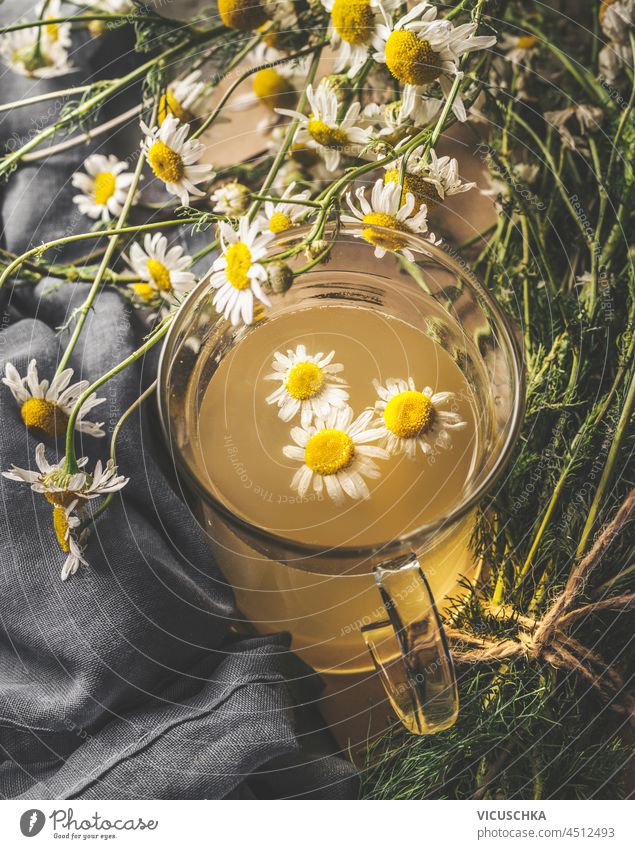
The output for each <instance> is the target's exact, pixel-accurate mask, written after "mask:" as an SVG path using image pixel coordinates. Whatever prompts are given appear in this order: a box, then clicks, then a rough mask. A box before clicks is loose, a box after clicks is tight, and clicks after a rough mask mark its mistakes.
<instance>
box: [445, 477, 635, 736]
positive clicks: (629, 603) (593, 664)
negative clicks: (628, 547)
mask: <svg viewBox="0 0 635 849" xmlns="http://www.w3.org/2000/svg"><path fill="white" fill-rule="evenodd" d="M634 515H635V489H632V490H631V491H630V492H629V494H628V496H627V497H626V499H625V500H624V502H623V504H622V505H621V507H620V509H619V510H618V511H617V513H616V515H615V517H614V518H613V520H612V521H611V522H610V523H608V524H607V525H606V526H605V527H604V528H603V530H602V532H601V533H600V535H599V536H598V538H597V539H596V541H595V543H594V545H593V546H592V548H591V550H590V551H589V553H588V554H587V555H586V556H585V557H583V558H582V559H581V560H580V561H579V563H578V564H577V565H576V566H575V567H574V569H573V570H572V572H571V574H570V575H569V579H568V580H567V583H566V584H565V586H564V589H563V590H562V592H561V593H560V594H559V595H558V596H557V597H556V598H555V600H554V601H553V603H552V604H551V606H550V607H549V609H548V610H547V612H546V613H545V615H544V616H543V617H542V619H533V618H531V617H529V616H523V615H519V614H517V613H514V612H513V611H510V610H509V609H508V608H505V607H498V606H490V607H489V608H488V609H489V611H490V612H491V613H492V614H494V615H509V616H513V618H514V619H515V620H516V621H517V622H518V626H519V631H518V634H517V635H516V636H515V637H514V638H508V639H504V640H493V639H485V638H481V637H478V636H475V635H472V634H468V633H466V632H465V631H462V630H458V629H452V628H446V634H447V636H448V638H449V639H450V642H451V643H452V653H453V655H454V658H455V659H456V661H457V662H458V663H468V664H471V663H482V662H487V661H513V660H520V659H523V658H526V659H529V660H540V659H542V660H544V661H546V662H547V663H549V664H550V665H551V666H553V667H555V668H556V669H562V670H565V671H567V672H575V673H577V674H579V675H581V676H582V677H583V678H585V679H586V680H587V681H589V682H590V683H591V684H592V686H593V687H594V688H595V689H596V690H598V691H599V693H600V694H601V695H602V697H603V698H604V699H605V700H606V701H607V702H608V703H609V704H610V706H611V708H612V709H613V710H614V711H616V712H617V713H620V714H623V715H625V716H627V717H628V719H629V721H630V722H631V723H633V722H635V697H634V695H633V693H632V692H629V690H628V688H627V686H626V684H625V682H624V680H623V678H622V676H621V675H620V673H619V672H618V671H617V670H616V669H615V668H613V667H612V666H610V665H609V664H607V663H606V662H605V660H604V659H603V658H602V657H601V656H600V655H599V654H597V653H596V652H594V651H591V650H590V649H588V648H586V647H585V646H584V645H582V644H581V643H580V642H578V640H576V639H574V638H573V637H572V636H571V635H570V633H569V630H570V628H571V626H572V625H573V624H574V623H576V622H579V621H580V620H582V619H583V618H585V617H586V616H588V615H590V614H594V613H599V612H601V611H609V610H610V611H619V612H624V611H627V610H632V609H633V608H635V593H622V594H620V595H616V596H612V597H611V598H605V599H601V600H598V601H593V602H591V603H589V604H583V605H580V606H579V607H575V604H576V602H577V601H578V600H579V598H580V596H581V595H582V594H583V593H584V590H585V588H586V586H587V584H588V582H589V579H590V577H591V576H592V574H593V573H594V571H595V570H596V569H597V567H598V565H599V564H600V562H601V560H602V558H603V556H604V554H605V552H606V551H607V549H608V547H609V546H610V545H611V543H612V542H613V541H614V540H615V539H616V538H617V537H619V536H620V535H621V534H622V532H623V531H624V529H625V527H626V526H627V524H628V523H629V522H630V521H631V520H632V519H633V517H634Z"/></svg>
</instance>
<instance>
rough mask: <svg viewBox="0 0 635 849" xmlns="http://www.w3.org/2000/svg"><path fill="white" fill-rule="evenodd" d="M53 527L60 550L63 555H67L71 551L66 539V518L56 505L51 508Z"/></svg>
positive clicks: (64, 512)
mask: <svg viewBox="0 0 635 849" xmlns="http://www.w3.org/2000/svg"><path fill="white" fill-rule="evenodd" d="M53 527H54V528H55V536H56V537H57V541H58V543H59V546H60V548H61V549H62V551H63V552H64V553H65V554H68V552H69V551H70V550H71V547H70V545H69V544H68V540H67V539H66V532H67V531H68V519H67V518H66V510H65V509H64V508H63V507H62V506H61V505H59V504H56V505H55V507H54V508H53Z"/></svg>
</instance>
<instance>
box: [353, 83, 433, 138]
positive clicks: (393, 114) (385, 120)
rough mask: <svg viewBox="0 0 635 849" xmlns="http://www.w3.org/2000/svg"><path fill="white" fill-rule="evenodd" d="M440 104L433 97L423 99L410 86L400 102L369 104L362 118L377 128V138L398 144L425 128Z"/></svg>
mask: <svg viewBox="0 0 635 849" xmlns="http://www.w3.org/2000/svg"><path fill="white" fill-rule="evenodd" d="M441 106H442V103H441V101H440V100H438V99H437V98H435V97H423V96H422V95H420V94H417V92H416V91H415V89H414V88H413V87H412V86H410V87H409V88H408V91H404V93H403V97H402V98H401V100H393V101H392V102H390V103H384V104H382V105H379V104H377V103H369V104H368V106H366V108H365V109H364V113H363V114H364V117H365V118H368V119H369V120H371V121H373V123H375V124H376V125H377V127H378V132H377V135H378V136H379V138H381V139H383V140H385V141H387V142H390V143H391V144H393V145H394V144H398V143H399V142H401V141H405V140H406V139H407V138H408V137H409V136H411V135H413V133H414V131H415V130H416V129H418V128H419V127H425V126H427V125H428V124H429V123H430V122H431V121H433V120H434V119H435V118H436V116H437V115H438V113H439V111H440V109H441Z"/></svg>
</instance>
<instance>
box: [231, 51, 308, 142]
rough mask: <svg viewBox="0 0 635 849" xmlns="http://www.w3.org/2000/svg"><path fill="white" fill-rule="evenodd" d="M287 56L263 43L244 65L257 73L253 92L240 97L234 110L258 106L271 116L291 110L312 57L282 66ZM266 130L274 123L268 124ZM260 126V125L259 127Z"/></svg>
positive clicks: (287, 62) (252, 52)
mask: <svg viewBox="0 0 635 849" xmlns="http://www.w3.org/2000/svg"><path fill="white" fill-rule="evenodd" d="M286 56H287V54H286V53H284V52H282V51H280V50H276V49H275V48H273V47H268V46H267V45H266V44H264V43H262V42H261V43H260V44H258V45H257V47H255V48H254V50H252V51H251V53H249V54H248V56H247V57H246V58H245V64H246V65H247V66H248V67H250V68H257V69H258V70H257V71H256V72H255V73H253V74H252V75H251V92H249V93H248V94H244V95H241V96H240V97H237V98H236V99H235V101H234V104H233V108H235V109H248V108H251V107H253V106H255V105H257V104H259V105H260V106H264V107H265V108H266V109H268V110H269V111H270V112H275V110H276V109H279V108H290V107H292V106H293V105H294V104H295V102H296V100H297V96H298V90H299V89H300V88H302V87H303V82H304V80H305V78H306V73H307V71H308V67H309V63H308V62H307V59H309V61H310V58H309V57H306V58H305V57H303V58H301V59H295V60H288V61H286V62H281V61H280V60H281V59H284V58H286ZM266 124H267V126H271V121H270V120H267V122H266ZM259 126H260V125H259Z"/></svg>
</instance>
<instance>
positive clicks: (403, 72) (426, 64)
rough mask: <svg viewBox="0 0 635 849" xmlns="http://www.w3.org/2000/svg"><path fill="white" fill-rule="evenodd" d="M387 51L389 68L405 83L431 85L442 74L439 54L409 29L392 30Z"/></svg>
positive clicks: (394, 75) (387, 43) (396, 77)
mask: <svg viewBox="0 0 635 849" xmlns="http://www.w3.org/2000/svg"><path fill="white" fill-rule="evenodd" d="M385 52H386V65H387V66H388V70H389V71H390V73H391V74H392V75H393V77H395V79H397V80H399V82H400V83H403V84H404V85H406V84H408V85H429V84H430V83H433V82H434V81H435V80H436V79H438V78H439V76H440V75H441V67H440V66H439V64H438V62H439V56H438V54H437V53H435V52H434V50H433V49H432V48H431V47H430V45H429V44H428V42H427V41H424V40H422V39H420V38H417V36H416V35H415V34H414V33H413V32H410V31H409V30H405V29H397V30H395V31H394V32H391V33H390V35H389V36H388V41H387V42H386V51H385Z"/></svg>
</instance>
